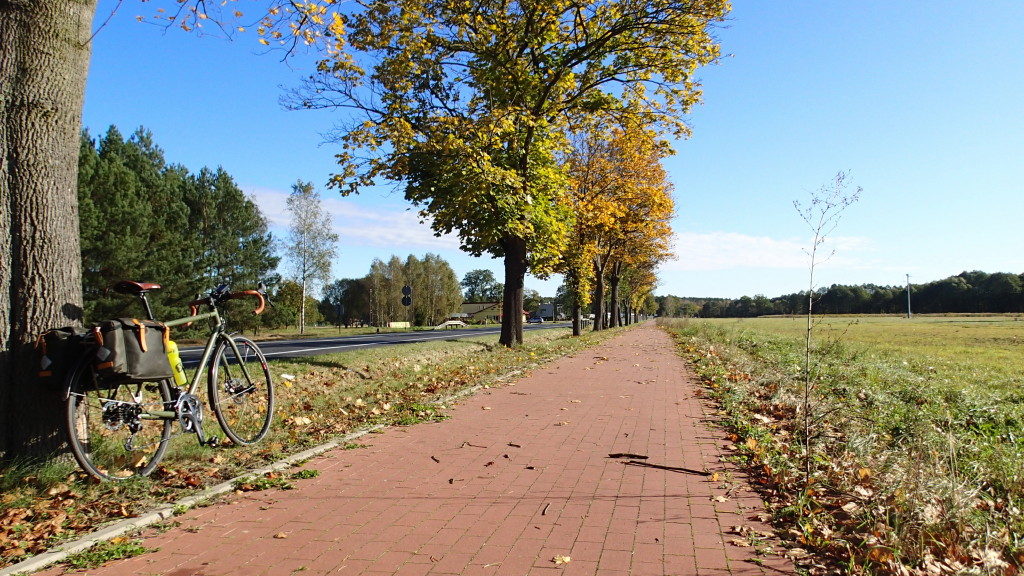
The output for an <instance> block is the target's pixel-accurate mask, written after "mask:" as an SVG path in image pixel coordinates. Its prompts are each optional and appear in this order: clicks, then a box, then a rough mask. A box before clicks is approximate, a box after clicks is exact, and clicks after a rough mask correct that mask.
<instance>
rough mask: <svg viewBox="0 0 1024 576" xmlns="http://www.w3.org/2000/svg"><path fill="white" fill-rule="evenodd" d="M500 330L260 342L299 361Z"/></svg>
mask: <svg viewBox="0 0 1024 576" xmlns="http://www.w3.org/2000/svg"><path fill="white" fill-rule="evenodd" d="M570 326H571V324H570V323H568V322H551V323H544V324H526V325H524V326H523V330H547V329H551V328H568V327H570ZM500 332H501V329H500V328H497V327H495V328H470V329H460V330H437V331H415V332H414V331H409V332H388V333H384V334H363V335H360V336H339V337H337V338H306V339H297V340H266V341H262V342H258V344H259V347H260V350H262V351H263V354H264V355H265V356H266V357H267V358H268V359H274V358H297V357H300V356H315V355H317V354H330V353H333V352H342V351H345V350H350V349H353V348H372V347H374V346H394V345H396V344H410V343H413V342H429V341H431V340H450V339H452V338H467V337H473V336H487V335H492V336H494V337H495V340H497V336H498V334H499V333H500ZM202 352H203V349H202V348H201V347H187V348H182V349H181V359H182V363H183V364H184V365H185V367H191V366H195V365H196V364H198V363H199V357H200V355H201V354H202Z"/></svg>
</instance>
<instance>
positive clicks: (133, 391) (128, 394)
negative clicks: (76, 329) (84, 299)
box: [66, 363, 170, 480]
mask: <svg viewBox="0 0 1024 576" xmlns="http://www.w3.org/2000/svg"><path fill="white" fill-rule="evenodd" d="M73 374H74V377H73V379H72V388H71V393H70V395H69V397H68V400H67V409H66V418H67V425H68V433H69V434H68V436H69V438H68V440H69V443H70V445H71V449H72V452H73V453H74V455H75V459H76V460H77V461H78V463H79V464H80V465H81V466H82V468H83V469H84V470H85V471H86V472H88V473H89V474H92V475H93V476H95V477H97V478H99V479H101V480H120V479H124V478H129V477H132V476H144V475H146V474H149V473H150V472H152V470H153V469H154V468H155V467H156V464H157V463H158V462H159V460H160V458H161V457H162V456H163V452H164V450H165V449H166V447H167V441H168V439H169V438H170V422H169V421H168V420H164V419H158V418H152V417H149V416H148V413H149V412H150V411H156V410H161V409H162V408H163V406H164V405H165V403H166V402H167V400H168V398H169V392H168V390H167V386H166V383H163V382H161V383H145V384H111V385H103V384H102V383H101V382H100V381H98V380H97V379H96V378H95V376H94V375H93V373H92V370H91V365H90V364H85V363H83V364H82V365H80V366H78V367H77V368H76V371H75V372H74V373H73Z"/></svg>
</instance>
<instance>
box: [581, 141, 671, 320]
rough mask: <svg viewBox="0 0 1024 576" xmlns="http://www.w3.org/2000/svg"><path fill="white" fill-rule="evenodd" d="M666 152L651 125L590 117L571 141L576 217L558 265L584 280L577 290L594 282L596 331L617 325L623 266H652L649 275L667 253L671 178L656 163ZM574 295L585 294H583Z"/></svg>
mask: <svg viewBox="0 0 1024 576" xmlns="http://www.w3.org/2000/svg"><path fill="white" fill-rule="evenodd" d="M670 153H671V149H670V148H669V147H668V145H667V143H666V142H664V141H663V140H661V139H660V138H658V136H657V134H656V132H654V131H653V130H652V129H650V128H648V127H644V126H641V125H639V124H636V123H631V124H626V125H625V126H624V127H623V126H612V127H610V128H608V127H606V126H605V125H603V124H602V123H591V124H588V125H587V126H586V127H585V131H584V132H583V133H581V134H579V135H577V137H576V138H575V140H574V147H573V152H572V153H571V154H569V156H568V158H567V165H568V169H569V173H570V174H571V175H572V177H573V184H574V185H573V189H572V195H571V196H572V202H573V207H574V209H575V210H576V212H577V215H578V216H577V221H576V226H575V228H574V230H573V234H574V247H573V251H572V252H570V254H571V257H570V258H566V259H565V260H564V261H563V265H564V271H565V272H566V274H567V276H570V277H574V278H579V279H584V282H581V283H578V288H579V289H581V290H582V289H586V288H589V287H590V285H591V284H592V286H593V292H594V297H593V310H594V330H602V329H604V328H605V327H607V326H608V325H609V324H610V325H612V326H615V325H617V324H618V318H619V298H618V287H619V281H620V279H621V277H622V274H623V273H624V271H625V270H629V269H633V268H635V269H638V270H643V269H650V270H651V271H652V272H651V274H652V275H653V269H654V267H655V266H656V264H657V262H659V261H661V260H663V259H665V258H667V257H668V256H670V255H671V250H670V240H671V234H672V230H671V226H670V223H669V220H670V219H671V218H672V215H673V210H674V204H673V201H672V195H671V191H672V185H671V183H670V182H669V181H668V179H667V174H666V173H665V170H664V168H663V167H662V164H661V161H662V159H663V158H664V157H665V156H667V155H668V154H670ZM605 280H607V281H608V284H609V288H610V291H611V310H610V314H611V318H610V323H607V322H606V310H605V290H604V288H605ZM652 288H653V286H652ZM577 296H578V297H579V298H580V299H582V300H586V295H584V294H582V293H581V294H578V295H577Z"/></svg>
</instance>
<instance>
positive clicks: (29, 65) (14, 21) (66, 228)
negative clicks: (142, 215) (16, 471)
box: [0, 0, 96, 457]
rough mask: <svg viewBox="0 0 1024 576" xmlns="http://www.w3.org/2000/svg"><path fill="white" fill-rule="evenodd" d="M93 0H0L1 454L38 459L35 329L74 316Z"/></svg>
mask: <svg viewBox="0 0 1024 576" xmlns="http://www.w3.org/2000/svg"><path fill="white" fill-rule="evenodd" d="M95 10H96V0H63V1H57V0H48V1H39V0H0V230H3V232H0V422H2V427H0V452H3V454H4V455H5V456H7V457H11V456H15V455H44V454H48V453H50V452H53V451H54V450H56V449H57V448H58V447H59V445H60V443H61V438H62V437H63V436H62V434H61V430H62V428H61V423H60V422H61V418H60V413H61V412H60V410H59V404H58V399H57V398H54V397H52V396H46V395H43V394H41V393H40V391H39V389H38V387H37V386H35V385H34V384H35V383H34V382H33V380H32V375H33V372H34V370H33V369H34V363H35V362H34V354H33V351H32V341H33V339H34V338H33V337H34V335H35V334H37V333H39V332H41V331H43V330H45V329H47V328H52V327H55V326H62V325H68V324H72V323H80V322H81V320H82V276H81V251H80V249H79V233H78V192H77V177H78V151H79V134H80V131H81V119H82V99H83V93H84V90H85V78H86V73H87V71H88V67H89V36H90V34H91V27H92V17H93V14H94V13H95Z"/></svg>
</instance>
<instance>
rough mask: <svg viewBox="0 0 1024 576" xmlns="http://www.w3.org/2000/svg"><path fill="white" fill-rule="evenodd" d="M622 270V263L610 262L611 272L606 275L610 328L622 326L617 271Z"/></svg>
mask: <svg viewBox="0 0 1024 576" xmlns="http://www.w3.org/2000/svg"><path fill="white" fill-rule="evenodd" d="M621 270H622V263H621V262H616V263H614V264H612V272H611V274H609V275H608V291H609V292H610V293H611V294H610V300H611V326H610V327H611V328H617V327H619V326H622V319H621V318H619V312H620V310H619V278H620V276H619V272H620V271H621Z"/></svg>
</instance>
